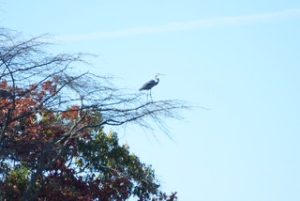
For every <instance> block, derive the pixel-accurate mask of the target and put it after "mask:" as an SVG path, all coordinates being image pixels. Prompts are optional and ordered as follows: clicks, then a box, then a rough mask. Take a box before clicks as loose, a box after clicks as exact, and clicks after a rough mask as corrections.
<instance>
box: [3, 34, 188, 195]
mask: <svg viewBox="0 0 300 201" xmlns="http://www.w3.org/2000/svg"><path fill="white" fill-rule="evenodd" d="M0 38H1V41H2V42H5V43H2V46H1V47H0V52H1V54H0V68H1V72H2V74H0V78H1V80H0V200H7V201H11V200H16V201H17V200H24V201H35V200H36V201H46V200H47V201H60V200H61V201H73V200H82V201H93V200H98V201H110V200H120V201H121V200H127V199H129V198H131V197H133V198H135V199H136V200H141V201H142V200H153V201H155V200H157V201H158V200H168V201H174V200H176V199H177V197H176V193H174V194H171V195H167V194H165V193H163V192H161V191H160V189H159V183H158V181H157V180H156V178H155V174H154V170H153V169H152V168H151V167H150V166H148V165H146V164H144V163H142V162H141V161H140V160H139V158H138V157H137V156H136V155H134V154H132V153H130V151H129V146H128V145H120V144H119V142H118V137H117V134H116V133H114V132H109V133H105V132H104V130H103V128H104V127H105V126H108V125H109V126H118V125H122V124H124V123H138V124H139V125H145V123H147V121H149V118H150V119H152V120H154V121H160V119H159V117H160V116H162V117H166V116H169V117H172V115H173V113H172V110H174V109H179V108H181V107H182V105H178V104H177V103H175V102H172V101H157V102H144V101H143V100H142V98H141V97H140V95H135V94H134V95H126V96H124V95H121V94H119V92H118V91H117V90H115V89H114V88H111V87H110V86H108V85H105V84H104V83H103V82H95V80H97V79H98V78H99V77H98V76H94V75H92V74H86V73H84V74H80V75H78V76H75V75H72V74H70V71H68V69H69V66H70V64H71V63H73V62H78V61H80V59H79V57H73V56H69V55H57V56H49V55H44V53H42V52H41V51H39V50H40V49H39V48H40V46H43V45H44V44H43V43H40V42H36V39H31V40H28V41H21V42H14V43H10V42H9V41H11V40H7V35H5V34H3V35H0ZM91 78H93V79H91ZM100 80H101V79H100ZM1 93H2V94H6V95H5V96H4V95H2V96H1ZM147 118H148V119H147Z"/></svg>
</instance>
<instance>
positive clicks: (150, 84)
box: [139, 73, 162, 100]
mask: <svg viewBox="0 0 300 201" xmlns="http://www.w3.org/2000/svg"><path fill="white" fill-rule="evenodd" d="M160 75H162V74H160V73H157V74H156V75H155V78H154V79H153V80H150V81H148V82H146V83H145V84H144V85H143V86H142V87H141V88H140V89H139V91H142V90H145V91H149V92H150V97H151V100H152V95H151V89H152V88H153V87H154V86H156V85H158V83H159V78H158V76H160Z"/></svg>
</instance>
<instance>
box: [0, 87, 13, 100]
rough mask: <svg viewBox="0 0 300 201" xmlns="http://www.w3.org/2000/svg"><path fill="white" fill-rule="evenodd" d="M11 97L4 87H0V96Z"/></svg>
mask: <svg viewBox="0 0 300 201" xmlns="http://www.w3.org/2000/svg"><path fill="white" fill-rule="evenodd" d="M10 97H12V93H11V92H9V91H7V90H5V89H0V98H10Z"/></svg>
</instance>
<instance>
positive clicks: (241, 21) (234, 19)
mask: <svg viewBox="0 0 300 201" xmlns="http://www.w3.org/2000/svg"><path fill="white" fill-rule="evenodd" d="M299 17H300V8H295V9H288V10H282V11H277V12H268V13H260V14H254V15H242V16H227V17H218V18H206V19H199V20H191V21H181V22H171V23H168V24H164V25H159V26H144V27H133V28H128V29H121V30H114V31H99V32H93V33H83V34H72V35H60V36H56V37H55V38H54V39H55V41H58V42H63V43H64V42H81V41H93V40H100V39H113V38H125V37H134V36H143V35H151V34H160V33H168V32H179V31H188V30H196V29H203V28H219V27H228V26H241V25H247V24H257V23H266V22H274V21H279V20H286V19H293V18H299Z"/></svg>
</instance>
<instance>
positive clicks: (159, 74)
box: [155, 73, 164, 80]
mask: <svg viewBox="0 0 300 201" xmlns="http://www.w3.org/2000/svg"><path fill="white" fill-rule="evenodd" d="M162 75H164V74H162V73H156V74H155V79H156V80H158V79H159V78H158V77H159V76H162Z"/></svg>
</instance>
